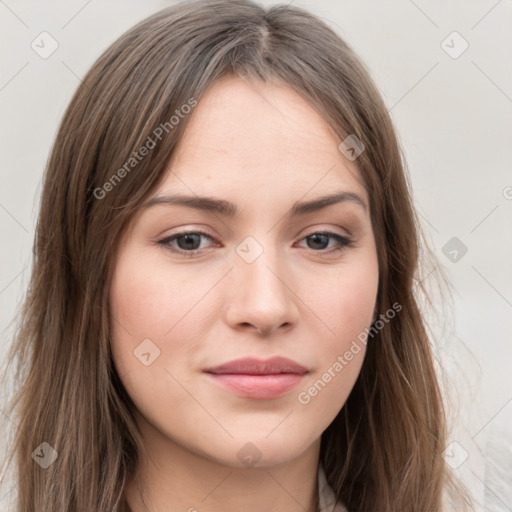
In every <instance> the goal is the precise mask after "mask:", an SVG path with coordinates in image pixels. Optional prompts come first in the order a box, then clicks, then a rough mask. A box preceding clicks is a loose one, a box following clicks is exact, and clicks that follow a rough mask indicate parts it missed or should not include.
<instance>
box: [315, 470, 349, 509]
mask: <svg viewBox="0 0 512 512" xmlns="http://www.w3.org/2000/svg"><path fill="white" fill-rule="evenodd" d="M318 500H319V505H320V512H348V511H347V509H346V508H345V507H344V506H343V505H342V504H341V503H336V495H335V494H334V491H333V490H332V487H331V486H330V485H329V484H328V483H327V479H326V477H325V472H324V468H323V467H322V464H319V465H318Z"/></svg>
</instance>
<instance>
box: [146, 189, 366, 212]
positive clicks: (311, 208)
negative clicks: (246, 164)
mask: <svg viewBox="0 0 512 512" xmlns="http://www.w3.org/2000/svg"><path fill="white" fill-rule="evenodd" d="M343 202H351V203H354V204H357V205H359V206H361V207H362V208H363V210H365V211H366V210H367V206H366V203H365V202H364V201H363V200H362V199H361V198H360V197H359V196H358V195H357V194H355V193H353V192H345V191H340V192H336V193H334V194H330V195H328V196H324V197H319V198H317V199H313V200H311V201H301V202H299V201H296V202H295V203H294V204H293V206H292V208H291V209H290V215H291V216H292V217H296V216H301V215H307V214H310V213H314V212H317V211H319V210H322V209H324V208H327V207H328V206H331V205H333V204H337V203H343ZM161 204H168V205H180V206H187V207H189V208H195V209H196V210H202V211H207V212H213V213H218V214H220V215H223V216H225V217H231V218H233V217H236V216H237V215H238V213H239V209H238V207H237V206H236V205H235V204H233V203H231V202H229V201H226V200H225V199H216V198H214V197H200V196H188V195H163V196H156V197H154V198H153V199H151V200H150V201H148V202H147V203H146V207H147V208H149V207H152V206H155V205H161Z"/></svg>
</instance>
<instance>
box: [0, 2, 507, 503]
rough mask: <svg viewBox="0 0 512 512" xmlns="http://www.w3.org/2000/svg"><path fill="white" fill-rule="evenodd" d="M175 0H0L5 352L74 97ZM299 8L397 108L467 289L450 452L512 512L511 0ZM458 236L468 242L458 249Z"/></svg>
mask: <svg viewBox="0 0 512 512" xmlns="http://www.w3.org/2000/svg"><path fill="white" fill-rule="evenodd" d="M171 3H172V2H165V1H163V0H149V1H145V2H136V1H128V2H127V1H121V0H108V1H99V0H90V1H85V0H72V1H69V0H68V1H64V0H59V1H57V0H52V1H48V0H47V1H45V2H37V1H35V0H34V1H26V0H5V1H2V0H0V24H1V32H0V34H1V36H0V37H1V48H2V50H1V57H0V59H1V60H0V62H1V75H0V108H1V112H2V117H1V122H0V129H1V136H0V140H1V144H2V146H1V150H2V153H1V154H2V161H1V169H0V173H1V184H2V186H1V188H0V237H1V244H2V265H1V267H0V329H2V337H1V342H0V358H1V357H3V356H4V354H5V352H6V350H7V346H8V343H9V341H10V335H11V332H12V327H9V322H10V321H11V319H12V318H13V315H14V314H15V311H16V305H17V304H18V303H19V300H20V298H21V297H22V294H23V292H24V290H25V287H26V284H27V281H28V278H29V270H30V257H31V256H30V251H31V246H32V241H33V235H34V227H35V220H36V215H37V206H38V201H39V193H40V184H41V177H42V173H43V169H44V166H45V162H46V159H47V157H48V154H49V150H50V147H51V143H52V141H53V138H54V136H55V133H56V130H57V126H58V122H59V120H60V118H61V116H62V114H63V113H64V110H65V108H66V106H67V104H68V102H69V100H70V99H71V95H72V94H73V92H74V90H75V89H76V87H77V86H78V84H79V82H80V77H82V76H83V75H84V74H85V73H86V71H87V70H88V69H89V67H90V66H91V65H92V63H93V61H94V60H95V59H96V58H97V57H98V56H99V55H100V53H101V52H102V51H103V50H104V49H105V48H106V47H107V46H108V45H109V44H110V43H111V42H113V41H114V40H115V39H116V38H117V37H118V36H119V35H120V34H121V33H122V32H124V31H125V30H127V29H128V28H130V27H131V26H132V25H134V24H135V23H136V22H138V21H140V20H141V19H143V18H144V17H146V16H147V15H149V14H151V13H153V12H155V11H157V10H159V9H160V8H163V7H165V6H167V5H170V4H171ZM263 3H264V4H265V5H270V4H273V3H276V2H274V1H266V2H263ZM292 3H293V4H294V5H298V6H302V7H306V8H308V9H310V10H311V11H313V12H314V13H316V14H318V15H319V16H320V17H322V18H323V19H324V20H326V21H327V22H328V23H329V24H330V25H331V26H332V27H333V28H334V29H335V30H337V31H338V32H339V33H340V35H342V37H344V38H345V39H346V40H347V42H348V43H349V44H350V45H352V47H353V48H354V49H355V50H356V51H357V52H358V53H359V55H360V56H361V57H362V59H363V60H364V61H365V63H366V64H367V65H368V67H369V69H370V71H371V73H372V75H373V77H374V79H375V80H376V82H377V84H378V86H379V87H380V89H381V91H382V94H383V96H384V99H385V101H386V104H387V105H388V108H389V109H390V111H391V114H392V117H393V119H394V121H395V124H396V127H397V130H398V132H399V135H400V138H401V141H402V145H403V147H404V150H405V152H406V156H407V159H408V164H409V168H410V173H411V179H412V185H413V191H414V197H415V203H416V206H417V209H418V211H419V213H420V214H421V216H422V219H423V222H424V226H425V230H426V231H427V235H428V236H429V237H430V239H431V243H432V246H433V247H434V249H435V252H436V254H437V256H438V258H439V262H440V264H441V265H442V266H443V267H444V269H445V271H446V272H447V274H448V276H449V279H450V281H451V283H452V285H453V290H454V299H455V301H454V303H455V308H454V312H453V313H454V322H453V324H448V326H447V327H446V328H445V329H444V331H443V332H442V333H441V332H440V328H439V326H437V324H436V325H434V330H435V329H438V331H439V336H438V338H439V341H438V346H437V349H436V350H437V353H438V355H439V358H440V362H441V364H442V366H443V367H444V368H445V370H446V371H447V373H448V375H449V376H450V377H451V378H452V379H453V382H454V384H453V386H452V387H453V389H454V390H455V394H456V396H458V397H459V401H460V412H459V408H458V407H455V406H454V407H450V410H449V413H450V415H453V416H454V417H455V420H454V421H455V424H454V428H453V431H452V434H451V439H452V440H453V441H454V442H455V444H453V445H452V446H451V447H450V449H449V450H448V452H447V458H448V459H449V460H450V463H451V464H452V465H453V466H457V465H458V464H460V466H459V467H458V469H457V470H456V471H457V473H458V474H459V475H460V476H461V477H462V478H463V480H464V481H465V482H466V483H468V485H470V486H471V489H472V492H473V493H474V495H475V497H476V499H477V500H478V501H479V503H480V504H481V508H480V509H481V510H512V496H511V490H510V487H508V488H507V485H506V484H505V478H506V476H505V475H504V474H505V472H506V473H508V475H510V472H511V470H512V467H511V464H512V463H511V460H512V459H511V455H510V454H511V446H512V444H511V443H512V442H511V439H510V436H511V429H512V421H510V420H511V417H512V378H511V373H512V372H511V362H512V349H511V334H512V321H511V319H512V267H511V264H510V262H512V237H511V223H510V218H511V214H512V173H511V172H510V164H511V161H512V150H511V147H512V127H511V122H510V121H511V113H512V68H511V65H510V63H511V52H510V49H511V48H512V31H511V30H510V27H511V26H512V23H511V22H512V2H511V1H510V0H500V1H496V0H481V1H474V0H472V1H468V0H459V1H444V0H432V1H429V2H427V1H426V0H417V1H414V2H413V1H412V0H394V1H392V2H378V1H377V0H371V1H370V0H359V1H356V0H350V1H349V0H342V1H335V0H321V1H317V2H313V1H310V2H306V1H301V0H294V1H293V2H292ZM43 31H46V32H48V33H49V34H51V36H52V37H53V38H54V39H55V40H56V41H57V42H58V45H59V46H58V49H57V50H56V51H55V52H54V53H53V54H52V55H51V56H50V57H48V58H47V59H43V58H41V57H40V56H39V55H38V54H37V53H36V52H35V51H34V50H33V49H32V48H31V43H32V41H34V40H35V41H36V43H37V41H40V36H39V35H40V34H41V32H43ZM454 31H456V32H458V34H459V35H457V34H455V35H454V34H453V32H454ZM38 38H39V39H38ZM443 41H444V43H443ZM466 43H467V44H468V45H469V47H468V48H467V50H466V51H464V53H462V54H461V55H460V56H458V53H459V52H460V51H461V50H462V49H463V48H464V46H465V44H466ZM450 53H451V55H450ZM454 57H457V58H454ZM453 237H457V239H458V240H459V241H458V242H455V243H456V244H459V246H458V247H456V246H454V247H451V246H446V244H447V242H448V241H449V240H450V239H452V238H453ZM461 243H462V244H464V246H466V247H467V253H466V254H465V255H464V256H463V257H462V258H460V255H461V254H462V252H461V245H460V244H461ZM445 246H446V248H445V250H444V252H443V247H445ZM454 249H455V250H456V251H457V253H456V254H455V253H454V252H453V250H454ZM445 253H446V254H445ZM450 253H451V254H450ZM455 257H457V258H460V259H459V260H458V261H457V262H453V261H451V259H450V258H452V259H453V258H455ZM424 272H425V274H424V276H423V278H424V279H425V282H426V284H428V279H429V277H428V276H429V269H425V270H424ZM436 300H441V299H439V298H438V299H436ZM447 391H448V389H447ZM456 414H458V416H455V415H456ZM466 454H467V460H465V461H464V459H465V457H466ZM507 457H508V458H507ZM462 461H463V462H462ZM508 475H507V476H508ZM508 479H510V476H508ZM1 498H2V496H0V499H1ZM484 499H485V504H484ZM0 503H1V502H0ZM0 508H2V507H1V506H0Z"/></svg>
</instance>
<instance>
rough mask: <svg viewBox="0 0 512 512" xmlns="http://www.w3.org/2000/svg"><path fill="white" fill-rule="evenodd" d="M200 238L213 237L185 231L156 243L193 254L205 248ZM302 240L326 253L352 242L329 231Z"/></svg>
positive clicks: (318, 250) (312, 247) (178, 251)
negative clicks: (332, 243)
mask: <svg viewBox="0 0 512 512" xmlns="http://www.w3.org/2000/svg"><path fill="white" fill-rule="evenodd" d="M202 239H207V240H209V241H213V237H211V236H210V235H208V234H207V233H204V232H202V231H185V232H183V233H176V234H174V235H171V236H168V237H166V238H163V239H162V240H159V241H158V242H157V243H158V245H161V246H163V247H165V248H166V249H168V250H170V251H172V252H175V253H179V254H183V255H184V256H194V255H196V254H198V253H200V252H201V251H202V250H204V249H205V246H204V245H202V244H201V241H202ZM303 240H306V244H307V247H308V248H309V249H313V250H314V252H326V253H331V252H336V251H340V250H343V249H344V248H345V247H349V246H351V245H352V243H353V242H352V240H350V239H349V238H348V237H346V236H342V235H339V234H338V233H332V232H329V231H319V232H316V233H312V234H311V235H308V236H306V237H304V238H303V239H302V240H301V242H302V241H303ZM332 241H334V246H332V245H330V242H332ZM326 249H327V250H326Z"/></svg>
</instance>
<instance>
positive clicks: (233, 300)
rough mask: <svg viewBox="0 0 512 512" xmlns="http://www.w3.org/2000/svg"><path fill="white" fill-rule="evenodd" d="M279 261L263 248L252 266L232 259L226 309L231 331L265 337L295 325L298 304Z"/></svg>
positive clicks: (272, 251) (275, 255)
mask: <svg viewBox="0 0 512 512" xmlns="http://www.w3.org/2000/svg"><path fill="white" fill-rule="evenodd" d="M279 260H280V256H279V254H278V253H277V250H275V249H272V250H271V249H267V248H265V250H264V251H263V253H262V254H261V255H260V256H259V257H258V258H257V259H256V260H255V261H253V262H252V263H247V262H246V261H244V260H243V259H242V258H240V257H238V256H236V257H235V263H234V268H233V270H232V272H230V277H231V283H230V293H229V299H228V301H227V308H226V320H227V322H228V324H229V325H230V327H231V328H233V329H236V330H239V331H240V330H246V331H248V332H249V331H253V332H255V333H257V334H261V335H264V336H268V335H270V334H272V333H274V332H275V331H277V330H279V329H281V330H283V331H284V330H289V329H291V328H292V327H293V326H294V325H296V324H297V322H298V319H299V308H298V304H297V302H300V301H299V299H298V297H297V295H296V294H295V293H294V291H293V288H294V283H293V279H292V276H291V275H290V271H289V270H288V272H286V271H284V270H283V269H284V268H285V267H286V265H284V264H283V262H282V261H279ZM288 269H289V267H288Z"/></svg>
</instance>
